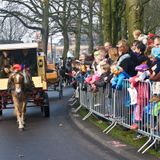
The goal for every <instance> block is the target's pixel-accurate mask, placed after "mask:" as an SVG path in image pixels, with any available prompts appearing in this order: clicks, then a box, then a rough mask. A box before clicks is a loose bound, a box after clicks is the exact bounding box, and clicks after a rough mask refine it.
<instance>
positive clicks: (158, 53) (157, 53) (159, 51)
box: [151, 47, 160, 59]
mask: <svg viewBox="0 0 160 160" xmlns="http://www.w3.org/2000/svg"><path fill="white" fill-rule="evenodd" d="M151 56H152V57H154V58H155V59H160V48H155V47H154V48H152V51H151Z"/></svg>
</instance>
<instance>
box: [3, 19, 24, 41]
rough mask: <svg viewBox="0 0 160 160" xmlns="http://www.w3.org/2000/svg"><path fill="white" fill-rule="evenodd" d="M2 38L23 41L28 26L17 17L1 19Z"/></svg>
mask: <svg viewBox="0 0 160 160" xmlns="http://www.w3.org/2000/svg"><path fill="white" fill-rule="evenodd" d="M0 24H1V25H0V29H1V30H0V39H2V40H7V41H21V40H22V37H23V36H24V35H25V34H26V32H27V28H26V27H24V26H23V25H22V23H21V22H20V21H19V20H18V19H17V18H15V17H7V18H6V19H5V20H3V19H1V20H0Z"/></svg>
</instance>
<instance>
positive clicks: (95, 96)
mask: <svg viewBox="0 0 160 160" xmlns="http://www.w3.org/2000/svg"><path fill="white" fill-rule="evenodd" d="M154 83H157V82H154ZM154 83H153V85H155V84H154ZM158 83H159V82H158ZM153 85H152V84H151V83H150V82H139V83H138V85H137V86H136V87H135V88H136V91H137V95H136V96H137V98H136V99H137V102H135V104H134V103H133V102H134V101H133V98H134V97H132V96H135V95H131V94H130V92H129V89H133V88H131V86H130V83H129V81H128V80H124V81H123V88H122V90H113V89H112V88H111V84H109V83H108V84H107V86H106V88H105V89H104V88H103V87H100V88H99V89H98V91H97V92H95V93H93V92H91V91H90V86H88V87H87V91H82V90H81V86H80V89H79V90H80V106H79V107H78V108H77V109H76V111H78V110H79V109H80V108H81V107H85V108H86V109H88V111H89V113H88V114H87V115H86V116H85V117H84V118H83V120H86V119H87V118H88V117H89V116H90V115H91V114H95V115H98V116H99V117H102V118H104V119H106V120H109V121H110V122H111V124H110V125H109V126H108V127H107V128H106V129H105V130H104V131H103V132H104V133H106V134H107V133H109V132H110V131H111V130H112V129H113V128H114V127H115V126H116V125H117V124H119V125H122V126H124V127H126V128H130V129H131V128H133V127H136V128H135V129H136V130H137V132H138V133H140V134H142V135H144V136H147V137H148V141H147V142H146V143H145V144H144V145H143V146H142V147H141V148H140V149H139V150H138V152H142V153H145V152H146V151H147V150H148V149H149V148H151V147H152V146H153V145H154V144H155V143H156V142H157V141H160V102H159V101H158V102H154V101H153V102H150V99H151V98H152V97H153V94H154V93H153V90H152V87H153ZM159 90H160V88H159Z"/></svg>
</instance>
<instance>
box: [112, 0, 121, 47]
mask: <svg viewBox="0 0 160 160" xmlns="http://www.w3.org/2000/svg"><path fill="white" fill-rule="evenodd" d="M111 6H112V10H111V12H112V32H111V33H112V45H113V46H115V45H116V44H117V41H118V26H119V24H118V13H117V10H118V9H117V0H112V2H111Z"/></svg>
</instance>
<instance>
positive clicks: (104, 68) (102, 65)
mask: <svg viewBox="0 0 160 160" xmlns="http://www.w3.org/2000/svg"><path fill="white" fill-rule="evenodd" d="M98 65H99V66H100V68H102V69H103V70H105V71H106V72H107V71H110V65H109V64H108V63H106V62H105V61H101V62H99V64H98Z"/></svg>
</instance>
